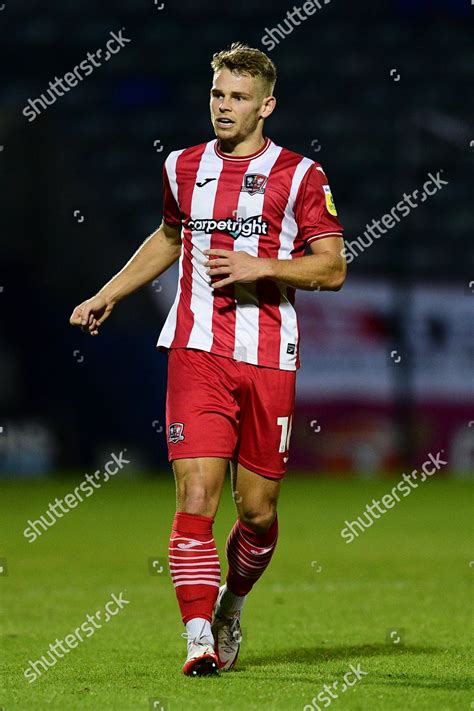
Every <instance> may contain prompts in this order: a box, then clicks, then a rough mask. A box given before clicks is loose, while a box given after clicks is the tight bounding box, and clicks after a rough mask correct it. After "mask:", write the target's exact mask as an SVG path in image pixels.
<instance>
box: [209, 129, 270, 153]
mask: <svg viewBox="0 0 474 711" xmlns="http://www.w3.org/2000/svg"><path fill="white" fill-rule="evenodd" d="M266 142H267V139H266V138H264V136H263V135H262V134H260V135H258V136H251V137H249V138H246V139H245V140H244V141H240V142H238V143H235V142H233V141H223V140H222V139H218V141H217V145H218V148H219V151H220V152H221V153H224V154H225V155H228V156H235V157H239V158H240V157H243V156H251V155H253V154H254V153H258V152H259V151H260V150H261V149H262V148H263V147H264V145H265V143H266Z"/></svg>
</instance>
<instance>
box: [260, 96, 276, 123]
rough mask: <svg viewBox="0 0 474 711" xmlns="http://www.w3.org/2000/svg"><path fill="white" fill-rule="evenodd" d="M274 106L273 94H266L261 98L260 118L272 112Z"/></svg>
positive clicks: (266, 116)
mask: <svg viewBox="0 0 474 711" xmlns="http://www.w3.org/2000/svg"><path fill="white" fill-rule="evenodd" d="M275 106H276V99H275V97H274V96H266V97H265V98H264V100H263V107H262V112H261V118H268V117H269V116H270V114H271V113H273V111H274V109H275Z"/></svg>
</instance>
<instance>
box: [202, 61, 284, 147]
mask: <svg viewBox="0 0 474 711" xmlns="http://www.w3.org/2000/svg"><path fill="white" fill-rule="evenodd" d="M266 98H267V97H265V87H264V84H263V82H262V81H261V80H260V79H259V78H258V77H251V76H248V75H246V74H234V73H233V72H231V71H230V69H227V68H224V69H221V70H220V71H218V72H216V73H215V74H214V79H213V82H212V87H211V121H212V125H213V127H214V132H215V134H216V136H217V138H219V139H221V140H223V141H225V142H230V143H233V144H235V143H239V142H241V141H244V140H245V139H246V138H248V137H249V136H251V135H252V134H254V133H255V132H256V131H257V130H259V124H262V123H263V121H262V119H263V118H266V115H265V114H266V113H267V111H268V109H267V108H266V102H265V99H266ZM268 113H271V111H269V112H268Z"/></svg>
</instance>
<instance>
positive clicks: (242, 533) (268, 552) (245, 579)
mask: <svg viewBox="0 0 474 711" xmlns="http://www.w3.org/2000/svg"><path fill="white" fill-rule="evenodd" d="M277 540H278V518H277V517H275V520H274V521H273V523H272V525H271V526H270V528H269V529H268V531H266V532H265V533H263V534H259V533H255V532H254V531H252V530H251V529H250V528H248V526H245V524H243V523H241V522H240V521H239V520H237V522H236V523H235V525H234V527H233V529H232V531H231V532H230V534H229V538H228V539H227V547H226V552H227V561H228V563H229V572H228V573H227V580H226V591H224V593H223V595H222V597H221V601H220V605H219V611H220V612H221V613H222V614H232V613H233V612H237V611H238V610H241V609H242V607H243V602H244V601H243V599H242V598H244V596H245V595H247V593H249V592H250V590H251V589H252V588H253V586H254V585H255V583H256V582H257V580H258V579H259V578H260V577H261V576H262V575H263V573H264V572H265V570H266V568H267V566H268V564H269V563H270V560H271V557H272V555H273V551H274V550H275V546H276V544H277ZM229 593H230V594H229ZM239 598H241V599H239Z"/></svg>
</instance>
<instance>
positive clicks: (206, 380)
mask: <svg viewBox="0 0 474 711" xmlns="http://www.w3.org/2000/svg"><path fill="white" fill-rule="evenodd" d="M237 376H238V371H237V369H236V366H235V363H234V361H232V360H231V359H230V358H223V357H221V356H216V355H213V354H211V353H207V352H206V351H198V350H193V349H189V348H175V349H172V350H171V351H170V354H169V360H168V387H167V393H166V425H167V427H166V431H167V445H168V459H169V461H170V462H172V461H175V460H177V459H189V458H196V457H224V458H228V459H229V458H231V457H232V454H233V452H234V449H235V445H236V442H237V437H238V409H239V408H238V404H237V402H236V400H235V397H234V392H235V388H236V378H237Z"/></svg>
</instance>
